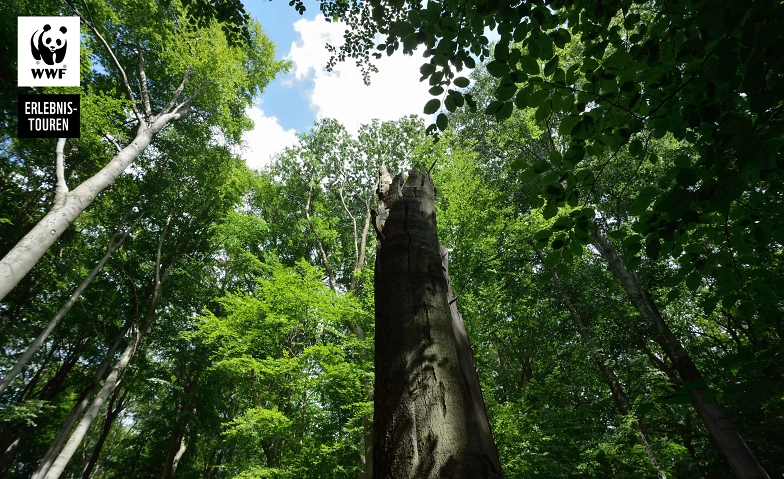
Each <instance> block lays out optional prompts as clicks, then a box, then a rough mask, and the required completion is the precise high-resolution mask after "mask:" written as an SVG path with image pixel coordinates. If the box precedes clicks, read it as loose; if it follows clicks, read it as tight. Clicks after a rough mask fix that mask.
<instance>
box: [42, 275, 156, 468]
mask: <svg viewBox="0 0 784 479" xmlns="http://www.w3.org/2000/svg"><path fill="white" fill-rule="evenodd" d="M158 296H160V288H159V287H156V291H155V292H154V293H153V297H152V298H150V302H149V304H148V309H147V313H146V314H145V318H144V323H143V324H142V325H141V326H140V327H139V328H138V329H137V330H136V331H134V334H133V338H132V339H131V341H130V342H129V343H128V345H127V346H126V347H125V350H124V351H123V353H122V355H121V356H120V359H119V360H118V361H117V363H116V364H115V365H114V367H113V368H112V371H111V372H110V373H109V376H108V377H107V378H106V381H104V384H103V387H101V389H100V391H98V394H96V396H95V398H94V399H93V401H92V403H91V404H90V406H89V407H88V408H87V411H86V412H85V413H84V416H83V417H82V419H81V421H79V423H78V424H77V425H76V428H75V429H74V431H73V433H71V436H70V437H69V438H68V441H66V443H65V445H64V446H63V449H62V451H60V454H59V455H58V456H57V458H56V459H55V460H54V462H53V463H52V464H51V466H50V467H49V468H48V470H43V469H42V470H41V471H40V472H39V473H38V474H37V475H34V476H33V478H34V479H35V478H43V479H59V477H60V475H61V474H62V473H63V470H64V469H65V466H66V465H68V462H69V461H70V460H71V457H73V455H74V454H75V453H76V450H77V449H78V448H79V445H80V444H81V443H82V440H83V439H84V437H85V435H86V434H87V431H88V430H89V429H90V426H91V425H92V423H93V421H94V420H95V418H96V417H97V416H98V414H99V413H100V411H101V408H102V407H103V405H104V403H105V402H106V400H107V399H108V398H109V395H110V394H111V393H112V392H113V391H114V390H115V389H116V388H117V386H119V385H120V382H121V381H122V377H123V375H124V374H125V371H126V370H127V369H128V365H129V364H130V362H131V359H133V356H134V354H135V353H136V349H137V348H138V347H139V343H141V340H142V337H143V336H144V333H145V332H146V330H147V327H148V326H149V324H150V321H151V320H152V318H153V316H154V315H155V305H156V303H157V298H158ZM42 466H44V464H43V463H42Z"/></svg>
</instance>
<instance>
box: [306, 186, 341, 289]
mask: <svg viewBox="0 0 784 479" xmlns="http://www.w3.org/2000/svg"><path fill="white" fill-rule="evenodd" d="M312 195H313V189H312V188H311V189H309V190H308V201H307V203H305V219H307V220H308V225H309V226H310V231H312V232H313V236H315V237H316V245H317V246H318V249H319V253H321V260H322V261H324V269H326V270H327V277H328V278H329V287H330V289H332V291H334V292H336V293H337V291H338V289H337V285H336V284H335V273H334V272H333V271H332V268H331V267H330V266H329V259H328V258H327V251H326V250H325V249H324V243H322V241H321V236H319V234H318V232H317V231H316V227H315V226H314V225H313V220H311V219H310V198H311V196H312Z"/></svg>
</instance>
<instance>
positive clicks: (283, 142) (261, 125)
mask: <svg viewBox="0 0 784 479" xmlns="http://www.w3.org/2000/svg"><path fill="white" fill-rule="evenodd" d="M245 113H246V114H247V115H248V116H249V117H250V119H251V120H253V123H254V127H253V130H251V131H249V132H246V133H245V134H244V135H243V136H242V139H243V141H244V142H245V148H243V150H242V158H243V159H244V160H245V162H246V163H247V164H248V166H249V167H251V168H255V169H260V168H262V167H264V166H266V165H268V164H269V163H270V162H271V161H270V160H271V158H272V155H274V154H275V153H278V152H280V151H282V150H283V149H284V148H285V147H287V146H292V145H294V144H295V143H296V142H297V137H296V131H294V130H291V129H290V130H284V129H283V127H282V126H280V123H278V119H277V118H276V117H274V116H266V115H264V111H263V110H262V109H261V108H259V107H257V106H254V107H252V108H248V109H247V110H245Z"/></svg>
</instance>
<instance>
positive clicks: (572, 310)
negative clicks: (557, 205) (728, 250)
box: [528, 240, 667, 479]
mask: <svg viewBox="0 0 784 479" xmlns="http://www.w3.org/2000/svg"><path fill="white" fill-rule="evenodd" d="M528 244H530V245H531V247H532V248H533V249H534V251H535V252H536V256H538V257H539V261H541V262H542V264H544V259H545V257H544V253H542V250H541V249H539V248H537V247H536V244H535V243H534V242H533V241H532V240H529V241H528ZM549 269H550V275H551V276H552V277H553V281H554V282H555V284H556V287H557V288H558V290H560V292H561V297H562V298H563V301H564V304H565V305H566V309H568V310H569V315H570V316H571V318H572V321H573V322H574V325H575V326H576V327H577V331H578V332H579V333H580V338H581V339H582V340H583V343H584V344H585V346H586V347H587V348H588V350H589V351H590V354H591V356H593V360H594V363H596V366H597V367H598V368H599V371H600V372H601V373H602V376H603V377H604V380H605V382H606V383H607V386H608V387H609V388H610V394H611V395H612V398H613V402H614V403H615V406H616V407H617V408H618V410H619V411H620V412H621V414H623V415H624V416H628V417H632V419H633V421H632V428H633V429H634V430H635V432H636V433H637V434H636V435H635V438H634V439H635V441H637V443H638V444H640V445H641V446H642V447H643V448H644V449H645V454H646V455H647V456H648V461H649V462H650V463H651V465H652V466H653V468H654V469H656V475H657V477H658V479H667V474H665V472H664V470H663V469H662V466H661V463H660V462H659V459H658V458H657V457H656V453H655V452H654V451H653V446H651V441H650V438H648V433H647V432H646V430H645V428H644V427H643V425H642V424H641V423H640V421H639V419H637V418H636V417H634V415H633V413H632V410H631V409H630V408H629V398H628V396H627V395H626V391H624V389H623V384H621V381H620V379H618V376H617V375H616V374H615V371H614V370H613V368H612V367H611V366H610V365H608V364H607V359H606V358H605V357H604V355H603V354H602V353H601V351H600V349H599V346H598V345H597V344H596V341H595V340H594V338H593V336H592V335H591V331H590V329H588V325H586V324H585V321H583V317H582V315H581V314H580V312H579V311H578V310H577V307H576V306H575V302H574V301H573V300H572V297H571V295H570V294H569V292H568V291H567V290H566V287H565V286H564V284H563V283H562V282H561V278H560V277H559V276H558V273H557V272H556V271H555V269H554V268H549Z"/></svg>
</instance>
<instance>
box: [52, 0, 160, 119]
mask: <svg viewBox="0 0 784 479" xmlns="http://www.w3.org/2000/svg"><path fill="white" fill-rule="evenodd" d="M82 3H84V7H85V8H86V9H87V11H88V13H89V11H90V8H89V7H88V6H87V2H86V1H85V0H82ZM67 4H68V7H70V9H71V10H73V12H74V13H75V14H76V15H77V16H78V17H79V18H81V19H82V21H83V22H84V23H85V24H86V25H87V26H88V27H89V28H90V30H92V32H93V34H95V36H96V37H97V38H98V40H99V41H100V42H101V44H102V45H103V47H104V48H105V49H106V52H107V53H108V54H109V57H111V59H112V63H114V66H115V67H117V69H118V70H119V71H120V79H121V80H122V84H123V86H124V87H125V94H126V95H128V99H129V100H131V102H132V103H131V107H132V108H133V114H134V115H135V116H136V119H137V120H139V125H144V124H145V121H144V118H142V115H141V113H139V109H138V108H136V103H135V100H134V98H133V89H131V85H130V84H129V83H128V76H127V75H126V74H125V70H124V69H123V67H122V65H120V61H119V60H117V57H116V56H115V55H114V51H112V47H110V46H109V43H107V42H106V40H105V39H104V38H103V35H101V34H100V33H98V29H97V28H96V27H95V23H94V22H93V21H92V14H90V21H89V22H88V21H87V19H86V18H84V16H83V15H82V14H81V13H80V12H79V10H78V9H77V8H76V7H75V6H74V5H72V4H71V3H70V2H67Z"/></svg>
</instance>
